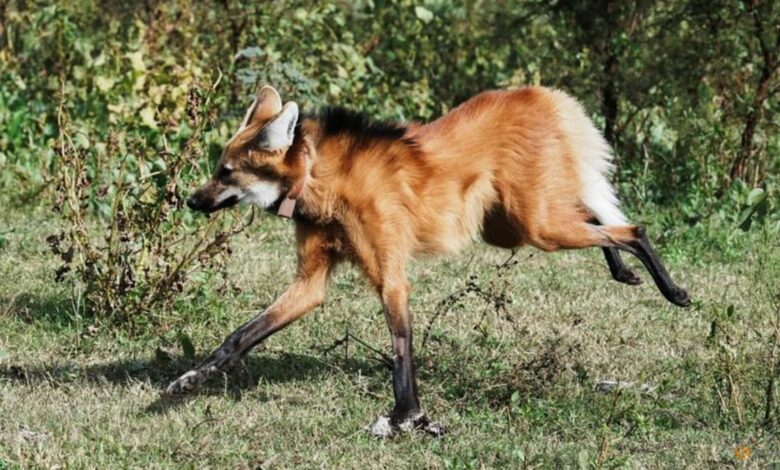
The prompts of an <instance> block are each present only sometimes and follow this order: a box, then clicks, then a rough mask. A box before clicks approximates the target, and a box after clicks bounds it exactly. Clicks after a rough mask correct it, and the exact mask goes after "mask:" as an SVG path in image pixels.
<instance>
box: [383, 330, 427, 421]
mask: <svg viewBox="0 0 780 470" xmlns="http://www.w3.org/2000/svg"><path fill="white" fill-rule="evenodd" d="M393 395H394V397H395V407H393V411H392V413H390V419H391V422H392V423H393V425H395V426H398V425H401V424H402V423H403V422H405V421H407V420H409V419H412V420H414V419H416V418H419V417H420V416H422V412H421V411H420V399H419V398H418V397H417V378H416V374H415V370H414V362H413V358H412V332H411V330H410V331H408V333H405V334H403V335H399V334H395V333H393Z"/></svg>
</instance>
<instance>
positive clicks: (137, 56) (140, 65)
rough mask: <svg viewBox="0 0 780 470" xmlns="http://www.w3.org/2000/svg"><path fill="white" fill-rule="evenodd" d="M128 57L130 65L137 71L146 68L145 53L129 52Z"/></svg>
mask: <svg viewBox="0 0 780 470" xmlns="http://www.w3.org/2000/svg"><path fill="white" fill-rule="evenodd" d="M126 57H127V58H128V59H130V66H131V67H133V70H135V71H136V72H143V71H144V70H146V64H144V55H143V53H142V52H141V51H135V52H128V53H127V55H126Z"/></svg>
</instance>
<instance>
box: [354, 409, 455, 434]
mask: <svg viewBox="0 0 780 470" xmlns="http://www.w3.org/2000/svg"><path fill="white" fill-rule="evenodd" d="M365 429H366V431H368V433H369V434H371V435H372V436H376V437H380V438H384V439H387V438H391V437H395V436H396V435H398V434H399V433H402V432H409V431H414V430H417V431H422V432H424V433H426V434H428V435H430V436H433V437H441V436H443V435H444V434H446V433H447V431H446V429H445V428H444V426H442V425H441V424H440V423H435V422H431V421H429V420H428V417H427V416H425V414H423V413H419V414H417V415H414V416H410V417H408V418H406V419H404V420H403V421H400V422H394V421H393V420H392V419H391V418H390V417H389V416H380V417H379V418H377V420H376V421H374V422H373V423H372V424H371V425H369V426H367V427H366V428H365Z"/></svg>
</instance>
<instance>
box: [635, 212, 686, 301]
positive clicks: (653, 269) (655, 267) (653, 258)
mask: <svg viewBox="0 0 780 470" xmlns="http://www.w3.org/2000/svg"><path fill="white" fill-rule="evenodd" d="M636 235H637V238H636V240H634V241H632V242H629V243H627V244H624V245H621V246H620V247H619V248H621V249H623V250H625V251H628V252H629V253H631V254H633V255H634V256H636V257H637V258H639V260H640V261H642V264H644V265H645V267H646V268H647V270H648V271H649V272H650V275H651V276H653V280H654V281H655V284H656V286H658V289H659V290H660V291H661V293H662V294H663V296H664V297H666V300H668V301H669V302H671V303H673V304H675V305H679V306H680V307H687V306H689V305H690V304H691V298H690V296H689V295H688V292H687V291H686V290H685V289H683V288H682V287H680V286H678V285H677V284H675V283H674V281H673V280H672V278H671V276H669V273H668V272H667V271H666V268H664V265H663V263H662V262H661V258H659V257H658V254H657V253H656V252H655V250H654V249H653V247H652V245H650V241H649V240H648V239H647V235H646V234H645V231H644V230H643V229H642V228H641V227H637V231H636Z"/></svg>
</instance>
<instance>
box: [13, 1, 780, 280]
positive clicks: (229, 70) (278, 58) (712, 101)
mask: <svg viewBox="0 0 780 470" xmlns="http://www.w3.org/2000/svg"><path fill="white" fill-rule="evenodd" d="M778 25H780V4H778V3H777V2H772V1H762V0H749V1H716V2H702V1H699V0H686V1H677V0H675V1H656V2H650V1H644V0H636V1H630V2H616V1H613V0H599V1H596V2H587V3H582V2H577V1H568V0H564V1H558V2H547V1H538V0H527V1H522V2H484V1H473V0H472V1H442V0H429V1H426V2H411V1H405V0H392V1H388V0H376V1H374V0H356V1H353V2H335V1H334V2H306V1H295V0H285V1H274V2H235V1H231V0H220V1H206V2H189V1H182V0H177V1H165V2H163V1H155V0H147V1H146V2H144V3H133V2H131V3H126V2H113V1H109V2H93V1H88V0H79V1H67V2H54V3H52V4H47V3H46V2H24V1H3V2H2V3H0V46H1V47H2V48H1V49H0V64H1V65H2V68H0V80H2V87H0V169H2V173H0V190H2V194H3V195H4V199H5V200H6V201H8V202H7V203H14V204H19V203H21V204H33V205H35V204H41V203H43V202H54V203H55V205H59V204H61V202H62V201H63V199H66V198H65V195H66V193H67V191H66V188H64V187H63V184H62V181H63V178H65V179H66V180H67V175H64V174H63V172H67V171H72V170H73V167H74V166H73V164H74V162H75V161H80V162H82V163H81V164H79V165H77V166H78V167H79V168H81V169H82V171H83V174H82V175H79V176H78V178H81V179H82V184H83V186H84V194H83V195H82V196H81V203H80V205H77V206H78V210H79V211H82V212H83V214H82V216H83V217H87V218H94V219H95V220H103V221H104V226H103V229H105V230H108V227H109V225H110V224H111V223H115V221H116V219H117V213H116V210H117V208H118V207H119V208H120V209H121V208H125V207H126V208H127V210H130V211H136V212H138V213H141V212H143V211H146V212H149V211H159V210H160V208H161V207H163V206H165V205H166V204H167V205H170V204H173V207H172V209H176V208H177V207H178V206H180V201H181V200H182V198H183V196H184V194H185V193H186V192H188V191H189V190H190V189H191V185H189V184H187V182H188V181H191V180H192V177H198V178H202V177H203V176H204V175H205V174H207V173H208V172H209V166H210V164H209V162H213V161H214V159H216V158H217V157H218V155H219V152H220V148H221V144H222V143H223V142H224V141H225V140H226V139H227V138H228V137H229V135H230V134H231V131H232V130H233V129H234V128H235V126H236V123H237V120H238V119H239V118H240V116H241V114H242V111H243V108H244V105H245V103H247V102H248V101H249V99H250V98H251V95H252V93H253V91H254V89H255V88H256V86H257V85H258V84H263V83H271V84H274V85H275V86H277V87H278V88H279V89H280V90H281V91H282V93H283V96H284V97H285V98H286V99H294V100H297V101H299V102H300V103H301V104H302V105H303V106H304V108H306V109H313V108H316V107H318V106H321V105H323V104H340V105H345V106H349V107H352V108H356V109H360V110H363V111H366V112H367V113H370V114H372V115H374V116H377V117H382V118H389V119H399V120H401V119H403V120H409V119H418V120H428V119H432V118H435V117H437V116H439V115H441V114H443V113H445V112H447V111H448V110H449V109H451V108H452V107H454V106H455V105H457V104H458V103H459V102H461V101H463V100H464V99H467V98H468V97H470V96H472V95H474V94H475V93H478V92H479V91H481V90H485V89H489V88H496V87H513V86H522V85H524V84H543V85H550V86H555V87H559V88H562V89H564V90H566V91H568V92H570V93H571V94H573V95H575V96H577V97H579V98H580V99H581V100H582V101H583V102H584V103H585V104H586V106H587V108H588V109H589V110H590V111H591V114H592V115H593V117H594V118H595V119H596V121H597V122H598V123H599V125H600V126H601V127H603V128H604V132H605V135H606V136H607V138H608V140H609V141H610V142H611V143H612V144H613V146H614V148H615V151H616V154H617V156H618V171H617V173H616V178H617V181H618V184H619V187H620V192H621V193H622V195H623V199H624V200H625V201H626V203H627V205H628V207H629V210H631V211H633V212H634V213H635V214H636V215H637V217H639V218H640V219H641V218H643V217H645V216H644V214H653V218H654V222H657V223H658V224H659V225H660V226H661V227H662V230H663V232H664V233H665V234H666V235H671V234H672V233H673V232H674V234H676V235H678V236H680V237H682V239H686V238H687V239H690V240H694V239H696V240H701V239H702V238H707V239H711V240H712V242H713V243H716V244H718V246H719V247H720V248H721V249H723V250H724V251H728V240H729V239H730V238H732V237H733V236H737V235H734V234H733V231H732V230H731V229H733V228H735V227H738V226H741V227H742V228H743V229H748V228H750V227H751V226H753V225H754V222H756V223H758V224H761V225H766V226H768V227H770V228H771V229H772V230H777V229H778V227H780V219H779V217H778V203H777V202H776V198H777V192H778V189H777V188H778V178H777V175H778V173H779V172H778V170H780V133H778V132H777V130H778V126H780V114H779V113H778V109H779V108H780V103H779V102H778V96H779V95H780V93H778V92H780V79H778V72H777V70H778V67H780V60H779V59H778V51H779V50H780V29H779V28H780V26H778ZM206 95H208V97H209V104H208V106H207V107H204V106H203V103H202V98H203V97H204V96H206ZM63 116H66V117H67V119H65V120H64V121H63ZM198 116H202V119H201V120H200V121H198ZM63 122H65V123H66V124H63ZM196 131H197V132H196ZM64 134H66V135H67V136H68V138H69V142H70V143H71V145H70V146H69V147H68V148H63V146H62V142H63V135H64ZM195 134H197V135H195ZM68 152H71V154H70V156H68V155H69V154H68ZM74 152H75V154H77V155H75V156H74V154H73V153H74ZM74 159H75V160H74ZM170 167H175V168H176V171H167V170H166V169H168V168H170ZM78 178H77V179H78ZM174 180H175V181H174ZM150 184H151V187H152V189H151V190H143V191H134V192H133V191H131V192H127V191H122V189H121V188H127V187H144V188H149V187H150V186H149V185H150ZM756 188H758V189H756ZM751 191H752V192H751ZM166 197H167V198H168V199H166ZM117 198H121V199H122V204H119V205H117V204H116V200H117ZM177 204H178V206H177ZM166 210H167V209H166ZM71 216H72V215H71ZM68 217H69V216H68V214H67V213H66V214H65V219H66V220H67V219H68ZM182 217H184V218H185V219H186V220H184V221H183V225H182V226H181V228H177V229H176V230H174V231H173V232H171V227H170V226H165V225H161V224H162V222H160V224H157V225H154V226H148V225H147V226H140V225H139V226H137V227H130V228H128V229H127V231H128V233H127V234H126V236H127V237H129V238H135V237H137V236H142V235H143V234H144V233H146V234H147V235H148V234H150V233H157V234H161V233H163V232H166V233H168V232H170V234H171V237H173V238H175V237H176V236H179V235H183V234H185V233H187V232H186V230H187V228H188V227H190V226H191V223H192V221H191V219H190V217H189V216H182ZM130 219H133V217H130ZM111 220H113V221H114V222H111ZM231 223H232V222H230V221H222V223H221V225H220V227H221V230H228V229H227V228H226V227H227V225H230V224H231ZM105 224H108V225H105ZM71 225H72V224H71ZM220 233H222V232H220ZM724 234H726V235H724ZM65 235H66V234H64V233H63V234H62V235H61V236H60V237H61V238H63V237H65ZM212 236H214V234H212ZM97 248H99V247H97ZM58 249H59V250H60V251H64V253H66V254H67V252H68V250H69V249H70V248H69V246H65V247H60V248H58ZM117 250H119V251H117ZM125 251H126V250H125ZM108 252H110V253H112V255H108V256H109V257H110V256H115V257H117V256H119V257H121V249H120V248H119V247H117V248H116V249H115V250H113V251H112V250H111V249H110V247H109V249H108ZM60 254H62V253H60ZM160 256H161V257H162V258H165V262H166V263H168V262H170V257H171V256H172V255H170V254H160ZM166 257H167V258H166ZM83 258H84V257H83V256H81V257H79V256H76V259H77V260H82V261H83ZM66 261H67V260H66ZM109 264H110V263H109ZM127 269H135V270H136V271H139V272H140V271H141V270H143V269H144V266H142V265H136V266H135V267H133V266H130V267H129V268H127ZM82 271H83V270H82ZM105 275H106V276H108V277H112V276H113V279H114V281H112V282H114V285H116V284H117V283H120V282H121V280H120V278H122V277H123V276H125V277H127V276H126V274H122V273H120V272H116V273H113V274H111V273H106V274H105ZM136 277H137V276H136Z"/></svg>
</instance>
